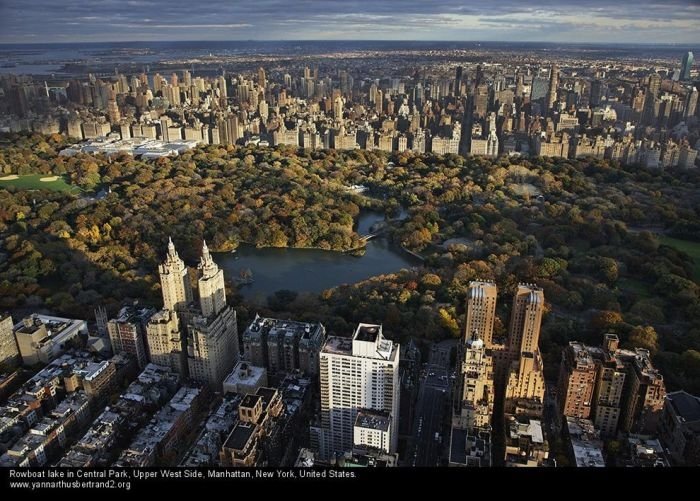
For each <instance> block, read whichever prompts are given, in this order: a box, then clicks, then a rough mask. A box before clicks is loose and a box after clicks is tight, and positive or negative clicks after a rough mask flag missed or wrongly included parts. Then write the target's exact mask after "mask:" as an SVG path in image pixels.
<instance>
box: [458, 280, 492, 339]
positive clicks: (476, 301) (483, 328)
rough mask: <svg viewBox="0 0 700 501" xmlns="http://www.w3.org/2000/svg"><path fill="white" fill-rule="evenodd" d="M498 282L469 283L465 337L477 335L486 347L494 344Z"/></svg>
mask: <svg viewBox="0 0 700 501" xmlns="http://www.w3.org/2000/svg"><path fill="white" fill-rule="evenodd" d="M497 295H498V290H497V289H496V284H495V283H493V282H486V281H480V280H479V281H473V282H470V283H469V291H468V292H467V317H466V322H465V325H464V337H465V339H471V338H473V337H476V338H477V339H481V340H482V341H483V342H484V346H485V347H486V348H491V346H492V344H493V325H494V321H495V320H496V297H497Z"/></svg>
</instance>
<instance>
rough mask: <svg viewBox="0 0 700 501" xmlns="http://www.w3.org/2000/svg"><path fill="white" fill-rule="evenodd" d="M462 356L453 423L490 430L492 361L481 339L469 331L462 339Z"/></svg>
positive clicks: (460, 426)
mask: <svg viewBox="0 0 700 501" xmlns="http://www.w3.org/2000/svg"><path fill="white" fill-rule="evenodd" d="M462 353H463V355H462V357H461V359H460V360H461V368H460V372H461V374H460V378H461V383H462V384H461V391H460V394H459V395H457V397H458V406H457V412H456V413H455V415H454V417H453V420H452V424H453V426H455V427H457V428H460V429H464V430H474V429H475V428H480V429H490V428H491V418H492V416H493V404H494V385H493V360H492V358H491V355H490V354H489V353H488V351H487V350H486V346H485V345H484V341H483V340H481V339H479V338H478V337H476V335H475V334H472V335H471V337H470V336H469V335H467V339H466V340H465V341H464V347H463V349H462Z"/></svg>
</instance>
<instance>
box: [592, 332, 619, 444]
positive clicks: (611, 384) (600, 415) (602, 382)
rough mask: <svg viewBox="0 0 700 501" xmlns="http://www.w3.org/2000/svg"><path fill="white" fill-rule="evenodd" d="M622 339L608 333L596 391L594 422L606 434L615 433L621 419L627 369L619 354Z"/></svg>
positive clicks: (601, 357) (599, 363)
mask: <svg viewBox="0 0 700 501" xmlns="http://www.w3.org/2000/svg"><path fill="white" fill-rule="evenodd" d="M619 343H620V340H619V339H618V337H617V336H616V335H614V334H606V335H605V341H604V346H603V349H602V352H601V356H600V358H599V360H598V375H597V377H596V379H597V381H596V388H595V393H594V396H593V398H594V401H595V410H594V414H593V423H594V424H595V426H596V428H598V429H599V430H600V432H601V433H602V434H604V435H609V436H610V435H614V434H615V433H616V432H617V427H618V424H619V420H620V414H621V406H622V394H623V390H624V388H625V378H626V377H627V371H626V370H625V365H624V364H623V363H622V360H620V358H619V357H618V356H616V354H617V350H618V346H619Z"/></svg>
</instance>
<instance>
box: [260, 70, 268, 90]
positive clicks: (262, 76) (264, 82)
mask: <svg viewBox="0 0 700 501" xmlns="http://www.w3.org/2000/svg"><path fill="white" fill-rule="evenodd" d="M258 85H259V86H260V88H261V89H262V90H263V91H264V90H265V88H266V87H267V77H266V76H265V68H263V67H260V68H258Z"/></svg>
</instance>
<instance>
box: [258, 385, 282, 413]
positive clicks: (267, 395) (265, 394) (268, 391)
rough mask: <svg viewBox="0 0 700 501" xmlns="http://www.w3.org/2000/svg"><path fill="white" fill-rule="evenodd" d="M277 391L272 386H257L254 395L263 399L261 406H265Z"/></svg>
mask: <svg viewBox="0 0 700 501" xmlns="http://www.w3.org/2000/svg"><path fill="white" fill-rule="evenodd" d="M276 393H277V390H275V389H274V388H265V387H262V388H258V391H256V392H255V394H256V395H259V396H260V397H262V399H263V408H267V406H268V405H270V402H272V399H273V398H274V397H275V394H276Z"/></svg>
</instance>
